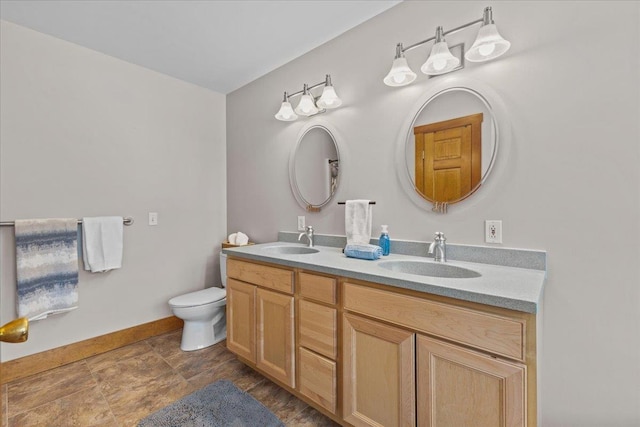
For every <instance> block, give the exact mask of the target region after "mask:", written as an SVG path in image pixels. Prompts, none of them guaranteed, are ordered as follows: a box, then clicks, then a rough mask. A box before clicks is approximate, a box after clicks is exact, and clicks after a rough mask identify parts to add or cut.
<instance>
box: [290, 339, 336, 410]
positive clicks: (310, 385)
mask: <svg viewBox="0 0 640 427" xmlns="http://www.w3.org/2000/svg"><path fill="white" fill-rule="evenodd" d="M298 354H299V359H298V369H299V370H300V378H299V380H300V381H299V383H298V385H299V389H300V393H301V394H303V395H304V396H306V397H308V398H309V399H311V400H312V401H314V402H316V403H317V404H318V405H320V406H322V407H323V408H324V409H326V410H327V411H329V412H331V413H332V414H335V413H336V401H337V396H336V362H334V361H333V360H330V359H327V358H326V357H322V356H320V355H319V354H315V353H313V352H311V351H309V350H307V349H306V348H302V347H301V348H300V351H299V353H298Z"/></svg>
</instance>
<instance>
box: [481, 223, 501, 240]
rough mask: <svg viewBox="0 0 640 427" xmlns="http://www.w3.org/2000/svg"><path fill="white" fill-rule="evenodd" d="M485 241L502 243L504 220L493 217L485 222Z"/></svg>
mask: <svg viewBox="0 0 640 427" xmlns="http://www.w3.org/2000/svg"><path fill="white" fill-rule="evenodd" d="M484 241H485V242H486V243H502V220H496V219H493V220H486V221H485V222H484Z"/></svg>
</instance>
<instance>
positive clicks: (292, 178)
mask: <svg viewBox="0 0 640 427" xmlns="http://www.w3.org/2000/svg"><path fill="white" fill-rule="evenodd" d="M313 129H322V130H324V131H325V132H327V133H328V134H329V136H330V137H331V139H333V144H334V145H335V147H336V154H337V156H338V160H339V161H340V163H339V168H338V184H337V185H336V189H335V191H334V192H333V194H331V195H330V196H329V197H328V198H327V199H326V200H324V201H323V202H322V203H320V204H317V205H314V204H312V203H309V201H308V200H307V199H305V197H304V195H303V194H302V193H301V191H300V187H299V186H298V180H297V178H296V164H295V163H296V154H297V153H298V148H299V147H300V144H301V143H302V140H303V138H304V137H305V135H306V134H307V133H309V132H310V131H311V130H313ZM343 155H344V153H343V150H341V148H340V144H339V143H338V137H337V132H336V131H335V130H334V129H332V128H331V127H330V126H329V125H328V124H326V123H321V122H314V123H309V124H308V125H307V126H305V127H303V128H302V129H301V130H300V132H299V133H298V136H297V139H296V144H295V145H294V147H293V149H292V150H291V153H290V155H289V184H290V185H291V191H292V192H293V195H294V197H295V199H296V201H297V202H298V204H300V206H302V207H303V208H304V209H305V210H306V211H307V212H319V211H320V210H321V209H322V207H324V206H326V205H327V204H328V203H329V202H331V200H333V198H334V197H335V195H336V193H337V192H338V190H339V189H340V184H341V182H342V179H343V174H342V168H343V166H342V165H343V164H344V159H343Z"/></svg>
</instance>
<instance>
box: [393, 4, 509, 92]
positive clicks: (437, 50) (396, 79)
mask: <svg viewBox="0 0 640 427" xmlns="http://www.w3.org/2000/svg"><path fill="white" fill-rule="evenodd" d="M475 24H481V27H480V30H479V31H478V35H477V36H476V40H475V42H474V43H473V45H472V46H471V48H470V49H469V51H468V52H467V53H465V55H464V57H465V58H466V59H467V60H468V61H471V62H484V61H490V60H492V59H494V58H497V57H499V56H501V55H503V54H504V53H505V52H506V51H507V50H509V47H510V46H511V43H509V42H508V41H507V40H505V39H503V38H502V36H500V34H499V33H498V29H497V28H496V24H495V23H494V22H493V12H492V10H491V7H485V8H484V12H483V14H482V18H480V19H476V20H475V21H472V22H469V23H467V24H464V25H461V26H459V27H456V28H454V29H452V30H449V31H444V29H443V28H442V27H441V26H438V28H437V29H436V34H435V36H434V37H430V38H428V39H426V40H423V41H421V42H418V43H415V44H412V45H411V46H407V47H404V46H403V45H402V43H398V44H397V45H396V57H395V59H394V60H393V65H392V66H391V71H389V73H388V74H387V76H386V77H385V78H384V80H383V81H384V83H385V84H386V85H387V86H394V87H395V86H406V85H408V84H409V83H411V82H413V81H414V80H415V79H416V74H415V73H414V72H413V71H412V70H411V68H409V65H408V64H407V59H406V58H405V55H404V54H405V52H407V51H409V50H412V49H415V48H417V47H420V46H422V45H424V44H426V43H429V42H431V41H435V43H434V45H433V47H432V48H431V54H430V55H429V57H428V58H427V61H426V62H425V63H424V64H423V65H422V67H421V68H420V70H421V71H422V72H423V73H424V74H428V75H431V76H436V75H440V74H445V73H448V72H451V71H453V70H454V69H456V67H458V66H459V65H460V60H459V59H458V58H456V57H455V56H453V55H452V54H451V52H449V47H448V46H447V42H446V40H445V38H444V36H446V35H449V34H454V33H457V32H459V31H462V30H464V29H466V28H469V27H471V26H473V25H475Z"/></svg>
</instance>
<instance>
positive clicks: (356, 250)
mask: <svg viewBox="0 0 640 427" xmlns="http://www.w3.org/2000/svg"><path fill="white" fill-rule="evenodd" d="M344 254H345V255H346V256H348V257H350V258H360V259H369V260H376V259H378V258H380V257H381V256H382V248H381V247H380V246H376V245H347V246H345V247H344Z"/></svg>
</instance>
